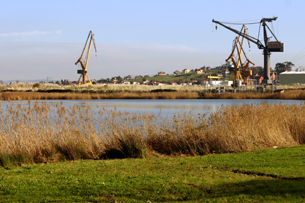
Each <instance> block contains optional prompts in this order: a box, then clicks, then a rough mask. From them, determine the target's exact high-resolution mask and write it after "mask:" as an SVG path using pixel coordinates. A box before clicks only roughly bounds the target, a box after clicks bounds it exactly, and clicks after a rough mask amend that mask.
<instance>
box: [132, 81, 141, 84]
mask: <svg viewBox="0 0 305 203" xmlns="http://www.w3.org/2000/svg"><path fill="white" fill-rule="evenodd" d="M132 84H133V85H139V84H140V82H138V81H134V82H133V83H132Z"/></svg>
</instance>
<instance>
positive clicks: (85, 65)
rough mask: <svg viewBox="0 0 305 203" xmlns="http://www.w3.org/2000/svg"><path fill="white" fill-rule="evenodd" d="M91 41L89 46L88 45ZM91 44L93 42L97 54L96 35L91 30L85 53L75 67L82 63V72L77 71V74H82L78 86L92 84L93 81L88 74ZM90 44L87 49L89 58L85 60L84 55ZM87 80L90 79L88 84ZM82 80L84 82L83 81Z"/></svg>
mask: <svg viewBox="0 0 305 203" xmlns="http://www.w3.org/2000/svg"><path fill="white" fill-rule="evenodd" d="M89 39H90V41H89ZM88 41H89V44H88ZM91 42H93V45H94V49H95V52H96V45H95V39H94V34H93V33H92V31H91V30H90V32H89V35H88V37H87V41H86V43H85V46H84V49H83V52H82V54H81V56H80V57H79V59H78V60H77V61H76V63H75V65H77V64H78V63H80V65H81V68H82V69H81V70H77V73H78V74H80V77H79V79H78V81H77V84H79V85H81V84H85V85H86V84H92V81H91V80H90V78H89V76H88V74H87V68H88V61H89V55H90V49H91ZM87 44H88V49H87V53H86V54H87V56H86V57H85V58H83V56H84V53H85V51H86V47H87ZM86 78H88V82H87V80H86ZM81 79H82V80H81Z"/></svg>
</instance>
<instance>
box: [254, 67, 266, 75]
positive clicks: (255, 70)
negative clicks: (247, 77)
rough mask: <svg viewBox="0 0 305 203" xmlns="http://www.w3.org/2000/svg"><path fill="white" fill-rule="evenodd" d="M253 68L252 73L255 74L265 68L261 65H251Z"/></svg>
mask: <svg viewBox="0 0 305 203" xmlns="http://www.w3.org/2000/svg"><path fill="white" fill-rule="evenodd" d="M251 70H252V74H253V75H256V74H258V73H259V72H260V71H262V70H263V67H261V66H253V67H251Z"/></svg>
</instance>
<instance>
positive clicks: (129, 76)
mask: <svg viewBox="0 0 305 203" xmlns="http://www.w3.org/2000/svg"><path fill="white" fill-rule="evenodd" d="M124 79H125V80H130V79H132V77H131V75H127V76H125V77H124Z"/></svg>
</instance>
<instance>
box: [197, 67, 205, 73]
mask: <svg viewBox="0 0 305 203" xmlns="http://www.w3.org/2000/svg"><path fill="white" fill-rule="evenodd" d="M195 71H196V74H203V73H204V70H203V68H199V69H196V70H195Z"/></svg>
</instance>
